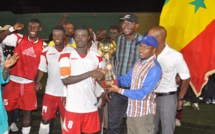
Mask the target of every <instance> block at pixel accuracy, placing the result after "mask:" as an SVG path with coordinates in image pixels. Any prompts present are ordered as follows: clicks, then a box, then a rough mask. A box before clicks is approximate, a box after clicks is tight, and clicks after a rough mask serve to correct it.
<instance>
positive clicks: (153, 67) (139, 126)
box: [107, 35, 162, 134]
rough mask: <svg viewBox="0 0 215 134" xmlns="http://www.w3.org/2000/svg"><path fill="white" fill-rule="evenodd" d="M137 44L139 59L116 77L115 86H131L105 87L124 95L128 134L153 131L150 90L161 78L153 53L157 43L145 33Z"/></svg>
mask: <svg viewBox="0 0 215 134" xmlns="http://www.w3.org/2000/svg"><path fill="white" fill-rule="evenodd" d="M139 43H140V45H139V58H140V59H139V60H138V61H137V62H136V63H135V65H134V67H133V68H131V69H130V70H129V72H128V73H127V74H126V75H125V76H117V79H118V86H119V87H120V86H124V87H131V88H130V90H127V89H124V88H119V87H118V86H116V85H111V87H109V88H107V90H108V91H112V92H116V93H118V94H121V95H124V96H127V97H128V107H127V129H128V134H153V133H154V115H155V111H156V104H155V97H156V94H155V93H154V92H153V91H154V90H155V88H156V87H157V85H158V83H159V81H160V79H161V77H162V71H161V67H160V65H159V63H158V61H157V60H156V56H155V51H156V49H157V47H158V42H157V40H156V39H155V38H154V37H152V36H148V35H147V36H145V37H143V38H142V39H141V40H140V41H139Z"/></svg>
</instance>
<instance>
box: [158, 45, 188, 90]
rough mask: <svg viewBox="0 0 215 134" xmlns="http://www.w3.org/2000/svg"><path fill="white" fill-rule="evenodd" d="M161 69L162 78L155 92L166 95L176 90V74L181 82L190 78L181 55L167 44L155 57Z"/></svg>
mask: <svg viewBox="0 0 215 134" xmlns="http://www.w3.org/2000/svg"><path fill="white" fill-rule="evenodd" d="M157 60H158V62H159V63H160V66H161V68H162V72H163V76H162V79H161V81H160V84H159V85H158V87H157V89H156V90H155V92H157V93H167V92H173V91H176V90H177V84H176V82H175V76H176V74H177V73H178V74H179V76H180V78H181V79H182V80H185V79H188V78H189V77H190V73H189V69H188V67H187V64H186V62H185V61H184V58H183V55H182V54H181V53H180V52H178V51H176V50H174V49H172V48H170V47H169V46H168V45H167V44H166V46H165V48H164V49H163V51H162V52H161V53H160V54H159V55H158V57H157Z"/></svg>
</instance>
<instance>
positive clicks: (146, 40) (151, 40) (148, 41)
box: [137, 35, 158, 48]
mask: <svg viewBox="0 0 215 134" xmlns="http://www.w3.org/2000/svg"><path fill="white" fill-rule="evenodd" d="M137 43H138V44H139V43H143V44H145V45H147V46H153V47H154V48H158V41H157V39H156V38H155V37H153V36H149V35H146V36H143V37H142V39H141V40H140V41H138V42H137Z"/></svg>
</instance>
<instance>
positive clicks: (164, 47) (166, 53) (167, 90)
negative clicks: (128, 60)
mask: <svg viewBox="0 0 215 134" xmlns="http://www.w3.org/2000/svg"><path fill="white" fill-rule="evenodd" d="M148 35H150V36H154V37H155V38H156V39H157V41H158V49H157V51H156V56H157V60H158V62H159V63H160V65H161V68H162V71H163V78H162V79H161V81H160V84H159V85H158V87H157V89H156V90H155V92H156V94H157V97H156V99H155V101H156V106H157V107H156V114H155V134H157V133H158V132H159V123H160V121H161V127H162V134H174V131H175V116H176V109H179V110H180V109H182V102H183V98H184V95H185V93H186V91H187V89H188V86H189V82H190V73H189V69H188V67H187V64H186V62H185V61H184V58H183V55H182V54H181V53H180V52H178V51H176V50H174V49H172V48H170V47H169V45H168V44H167V43H166V36H167V31H166V29H165V28H164V27H162V26H156V27H153V28H151V29H150V30H149V32H148ZM177 73H178V74H179V76H180V78H181V80H182V83H181V87H180V92H179V94H178V95H177V93H176V91H177V84H176V81H175V77H176V74H177Z"/></svg>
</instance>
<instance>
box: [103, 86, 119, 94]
mask: <svg viewBox="0 0 215 134" xmlns="http://www.w3.org/2000/svg"><path fill="white" fill-rule="evenodd" d="M106 90H107V91H108V92H115V93H120V89H119V87H118V86H117V85H108V87H107V88H106Z"/></svg>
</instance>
